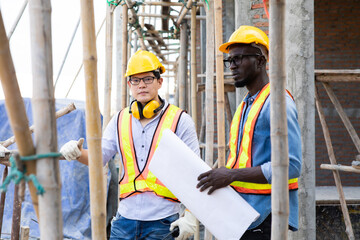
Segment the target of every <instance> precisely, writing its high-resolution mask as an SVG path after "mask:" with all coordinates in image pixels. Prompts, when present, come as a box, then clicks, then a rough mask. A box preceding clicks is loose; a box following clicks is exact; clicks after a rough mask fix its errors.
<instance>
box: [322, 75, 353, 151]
mask: <svg viewBox="0 0 360 240" xmlns="http://www.w3.org/2000/svg"><path fill="white" fill-rule="evenodd" d="M322 84H323V86H324V88H325V90H326V92H327V94H328V96H329V98H330V100H331V102H332V103H333V104H334V106H335V109H336V111H337V112H338V113H339V116H340V118H341V120H342V121H343V123H344V125H345V128H346V130H347V131H348V132H349V134H350V137H351V139H352V141H353V142H354V145H355V147H356V150H357V151H358V152H359V153H360V138H359V136H358V135H357V133H356V131H355V128H354V127H353V125H352V124H351V122H350V120H349V118H348V116H347V115H346V113H345V111H344V109H343V108H342V107H341V104H340V102H339V100H338V99H337V97H336V95H335V93H334V92H333V90H332V89H331V87H330V85H329V84H328V83H325V82H323V83H322Z"/></svg>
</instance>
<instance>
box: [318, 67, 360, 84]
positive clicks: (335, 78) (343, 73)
mask: <svg viewBox="0 0 360 240" xmlns="http://www.w3.org/2000/svg"><path fill="white" fill-rule="evenodd" d="M315 80H316V81H319V82H360V69H318V70H315Z"/></svg>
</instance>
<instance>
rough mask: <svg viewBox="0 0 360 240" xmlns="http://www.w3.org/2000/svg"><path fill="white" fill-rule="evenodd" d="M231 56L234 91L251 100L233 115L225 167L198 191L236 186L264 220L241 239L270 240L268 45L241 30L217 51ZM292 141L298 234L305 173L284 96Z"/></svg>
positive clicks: (293, 217) (292, 224)
mask: <svg viewBox="0 0 360 240" xmlns="http://www.w3.org/2000/svg"><path fill="white" fill-rule="evenodd" d="M219 50H220V51H222V52H224V53H228V54H229V56H228V58H226V59H224V65H225V67H227V68H230V70H231V72H232V75H233V78H234V85H235V87H246V88H247V89H248V91H249V92H248V94H247V96H246V97H245V98H244V100H243V101H242V103H241V104H240V105H239V107H238V109H237V111H236V112H235V114H234V117H233V120H232V123H231V128H230V139H229V147H230V154H229V158H228V161H227V164H226V167H222V168H217V169H214V170H211V171H208V172H205V173H203V174H201V175H200V176H199V177H198V180H199V183H198V185H197V187H198V188H199V189H200V191H204V190H205V189H209V192H208V194H211V193H212V192H214V191H215V190H216V189H219V188H222V187H226V186H228V185H230V186H232V187H233V188H234V189H235V190H236V191H237V192H238V193H239V194H240V196H242V197H243V198H244V199H245V200H246V201H247V202H248V203H249V204H250V205H251V206H252V207H254V208H255V210H256V211H258V212H259V214H260V217H259V218H258V219H257V220H256V221H255V222H253V223H252V224H251V225H250V227H249V228H248V230H247V231H246V232H245V233H244V235H243V236H242V238H241V239H242V240H243V239H270V238H271V177H272V171H271V142H270V98H269V94H270V85H269V76H268V75H267V72H266V63H267V59H268V51H269V39H268V37H267V35H266V34H265V33H264V32H263V31H262V30H260V29H258V28H256V27H252V26H241V27H240V28H239V29H238V30H236V31H235V32H234V33H233V34H232V35H231V37H230V39H229V41H228V42H227V43H224V44H222V45H221V46H220V48H219ZM286 110H287V125H288V141H289V180H288V186H289V205H290V214H289V229H290V230H293V231H296V230H297V229H298V196H297V188H298V184H297V181H298V179H297V178H298V177H299V176H300V172H301V138H300V128H299V124H298V120H297V111H296V107H295V102H294V100H293V98H292V96H291V95H290V93H289V92H287V93H286Z"/></svg>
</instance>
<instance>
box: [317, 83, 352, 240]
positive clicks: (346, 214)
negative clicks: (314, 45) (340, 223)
mask: <svg viewBox="0 0 360 240" xmlns="http://www.w3.org/2000/svg"><path fill="white" fill-rule="evenodd" d="M319 99H320V98H319V95H318V92H317V89H315V104H316V108H317V110H318V114H319V119H320V123H321V127H322V130H323V133H324V138H325V144H326V148H327V151H328V155H329V159H330V163H331V165H332V166H336V164H337V162H336V158H335V153H334V149H333V147H332V143H331V137H330V131H329V128H328V126H327V124H326V120H325V114H324V110H323V108H322V105H321V103H320V100H319ZM321 165H323V164H321ZM320 168H321V167H320ZM333 170H334V169H333ZM333 175H334V180H335V185H336V188H337V191H338V193H339V198H340V205H341V210H342V213H343V215H344V221H345V226H346V233H347V235H348V236H349V239H354V232H353V228H352V225H351V220H350V216H349V211H348V209H347V206H346V200H345V195H344V190H343V187H342V184H341V178H340V174H339V172H338V171H333Z"/></svg>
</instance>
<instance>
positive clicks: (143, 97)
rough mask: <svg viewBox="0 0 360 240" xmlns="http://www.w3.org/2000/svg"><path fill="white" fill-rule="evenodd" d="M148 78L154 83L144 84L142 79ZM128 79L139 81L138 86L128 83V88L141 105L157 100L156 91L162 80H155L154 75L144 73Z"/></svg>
mask: <svg viewBox="0 0 360 240" xmlns="http://www.w3.org/2000/svg"><path fill="white" fill-rule="evenodd" d="M149 77H150V78H151V77H153V78H154V81H153V82H152V83H145V82H146V81H145V82H144V78H145V79H146V78H147V79H149ZM130 79H141V80H140V83H139V84H138V85H133V84H131V83H130V81H128V86H129V88H130V91H131V93H132V96H133V97H134V98H135V99H136V100H137V101H138V102H140V103H141V104H142V105H145V104H146V103H148V102H149V101H151V100H157V97H158V91H159V89H160V88H161V86H162V82H163V79H162V78H159V79H156V78H155V76H154V73H152V72H145V73H139V74H135V75H132V76H131V78H130Z"/></svg>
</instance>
